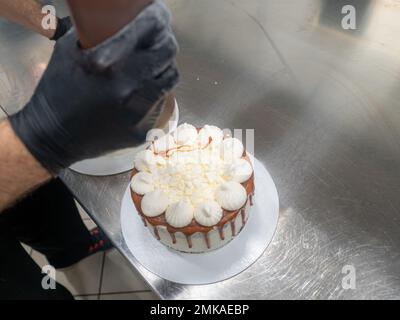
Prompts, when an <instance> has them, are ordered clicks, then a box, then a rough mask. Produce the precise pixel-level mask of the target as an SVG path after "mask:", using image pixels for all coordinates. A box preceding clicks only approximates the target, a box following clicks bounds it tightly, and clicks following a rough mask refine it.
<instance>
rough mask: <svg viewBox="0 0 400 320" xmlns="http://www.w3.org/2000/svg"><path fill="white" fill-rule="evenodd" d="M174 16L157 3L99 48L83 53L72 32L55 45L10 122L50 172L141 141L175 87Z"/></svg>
mask: <svg viewBox="0 0 400 320" xmlns="http://www.w3.org/2000/svg"><path fill="white" fill-rule="evenodd" d="M176 53H177V43H176V40H175V38H174V35H173V33H172V31H171V29H170V15H169V11H168V9H167V8H166V7H165V5H164V4H163V3H162V2H161V1H159V0H156V1H155V2H154V3H153V4H151V5H149V6H148V7H147V8H145V9H144V11H143V12H141V13H140V14H139V16H138V17H137V18H136V19H135V20H134V21H132V22H131V23H130V24H129V25H127V26H126V27H125V28H124V29H122V30H121V31H120V32H118V33H117V34H116V35H115V36H113V37H112V38H110V39H108V40H107V41H105V42H104V43H102V44H100V45H99V46H97V47H95V48H93V49H89V50H82V49H80V48H79V45H78V39H77V35H76V32H75V30H74V29H72V30H71V31H70V32H68V33H67V34H66V35H65V36H64V37H62V38H61V39H60V40H59V41H57V43H56V46H55V50H54V53H53V56H52V58H51V60H50V63H49V66H48V68H47V70H46V71H45V73H44V75H43V78H42V79H41V81H40V83H39V85H38V87H37V89H36V91H35V93H34V95H33V97H32V98H31V100H30V102H29V103H28V104H27V105H26V106H25V108H24V109H23V110H22V111H20V112H18V113H17V114H15V115H13V116H11V117H10V123H11V125H12V127H13V129H14V131H15V133H16V134H17V135H18V137H19V138H20V139H21V140H22V142H23V143H24V144H25V145H26V147H27V148H28V149H29V150H30V152H31V153H32V155H33V156H34V157H35V158H36V159H37V160H38V161H39V162H40V163H41V164H42V165H43V166H44V167H45V168H46V169H48V170H49V172H51V173H52V174H57V173H58V172H59V171H60V170H61V169H63V168H67V167H69V166H70V165H72V164H73V163H75V162H77V161H80V160H83V159H87V158H92V157H96V156H99V155H102V154H104V153H107V152H110V151H115V150H117V149H121V148H127V147H130V146H134V145H136V144H139V143H142V142H143V141H144V139H145V137H146V133H147V131H148V130H149V129H151V128H152V127H153V126H154V123H155V122H156V120H157V117H158V115H159V114H160V112H161V110H162V108H161V106H162V105H163V103H162V101H163V97H164V96H165V94H166V93H167V92H168V91H170V90H171V89H172V88H173V87H174V86H175V85H176V84H177V82H178V78H179V76H178V71H177V69H176V66H175V63H174V58H175V55H176Z"/></svg>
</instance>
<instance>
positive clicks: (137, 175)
mask: <svg viewBox="0 0 400 320" xmlns="http://www.w3.org/2000/svg"><path fill="white" fill-rule="evenodd" d="M253 195H254V172H253V166H252V163H251V161H250V158H249V155H248V154H247V152H246V150H245V149H244V146H243V144H242V142H241V141H240V140H239V139H237V138H233V137H231V136H229V135H224V134H223V131H222V130H221V129H219V128H218V127H216V126H210V125H206V126H204V127H202V128H196V127H194V126H192V125H190V124H186V123H185V124H183V125H180V126H179V127H178V128H177V129H176V130H175V131H174V132H172V133H170V134H167V135H164V136H162V137H160V138H158V139H156V140H154V141H153V142H152V143H151V145H150V146H149V148H147V149H146V150H144V151H142V152H140V153H138V154H137V156H136V158H135V161H134V169H133V172H132V179H131V197H132V200H133V203H134V205H135V208H136V210H137V212H138V213H139V216H140V218H141V219H142V220H143V223H144V225H145V226H146V227H147V228H148V229H149V231H150V232H151V233H152V235H153V236H154V237H155V238H156V239H157V240H159V241H160V242H161V243H163V244H164V245H166V246H168V247H170V248H172V249H175V250H178V251H182V252H189V253H201V252H207V251H211V250H215V249H218V248H220V247H222V246H224V245H225V244H227V243H228V242H229V241H231V240H232V239H233V238H234V237H235V236H237V235H238V234H239V232H241V230H242V229H243V227H244V226H245V224H246V222H247V219H248V217H249V210H250V207H251V206H252V201H253Z"/></svg>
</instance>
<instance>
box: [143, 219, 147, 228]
mask: <svg viewBox="0 0 400 320" xmlns="http://www.w3.org/2000/svg"><path fill="white" fill-rule="evenodd" d="M142 221H143V223H144V226H145V227H147V221H146V219H145V218H143V217H142Z"/></svg>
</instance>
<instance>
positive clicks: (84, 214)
mask: <svg viewBox="0 0 400 320" xmlns="http://www.w3.org/2000/svg"><path fill="white" fill-rule="evenodd" d="M75 204H76V207H77V208H78V211H79V214H80V215H81V217H82V219H83V220H91V218H90V217H89V215H88V214H87V213H86V211H85V209H83V208H82V206H81V205H80V204H79V203H78V201H75Z"/></svg>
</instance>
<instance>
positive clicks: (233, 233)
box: [231, 220, 236, 237]
mask: <svg viewBox="0 0 400 320" xmlns="http://www.w3.org/2000/svg"><path fill="white" fill-rule="evenodd" d="M231 230H232V237H234V236H236V225H235V220H233V221H231Z"/></svg>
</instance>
